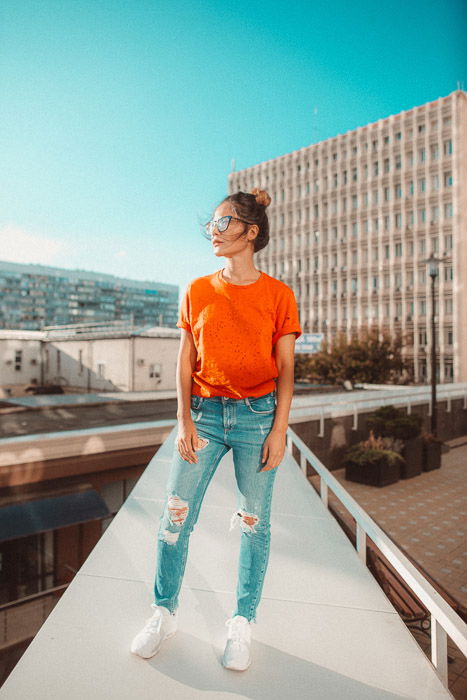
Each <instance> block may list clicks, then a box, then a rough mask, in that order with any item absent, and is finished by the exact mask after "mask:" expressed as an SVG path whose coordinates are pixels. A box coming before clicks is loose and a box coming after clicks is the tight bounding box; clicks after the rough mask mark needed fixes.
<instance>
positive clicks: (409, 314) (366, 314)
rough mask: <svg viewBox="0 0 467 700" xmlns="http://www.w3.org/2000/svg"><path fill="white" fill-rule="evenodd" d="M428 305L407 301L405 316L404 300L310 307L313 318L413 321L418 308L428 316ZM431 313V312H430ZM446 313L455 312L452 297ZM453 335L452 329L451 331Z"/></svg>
mask: <svg viewBox="0 0 467 700" xmlns="http://www.w3.org/2000/svg"><path fill="white" fill-rule="evenodd" d="M428 308H429V307H428V305H427V301H426V299H419V300H418V304H417V306H416V302H415V301H411V302H407V303H406V305H405V316H404V305H403V304H402V302H396V303H394V304H393V305H392V308H391V304H390V303H389V302H388V303H383V304H379V305H378V304H362V305H361V306H357V305H355V304H354V305H352V306H349V307H347V306H344V305H343V306H340V307H337V306H336V305H332V306H331V309H330V312H329V309H328V308H327V305H326V306H323V308H322V309H321V312H320V311H319V310H318V309H310V317H311V318H312V319H319V318H320V317H323V316H324V317H328V316H329V313H330V318H331V320H332V321H337V320H338V318H340V319H343V320H346V319H347V318H352V319H354V320H356V319H358V318H361V317H363V318H365V319H367V318H372V319H379V320H380V321H383V320H387V321H389V320H390V319H391V318H394V320H396V321H403V320H404V319H405V320H407V321H413V320H414V316H415V312H416V310H417V309H418V316H427V313H428ZM430 313H431V312H430ZM435 313H438V304H436V305H435ZM444 313H445V315H446V316H450V315H452V313H453V307H452V299H445V300H444ZM450 333H451V336H450V337H452V331H451V332H450Z"/></svg>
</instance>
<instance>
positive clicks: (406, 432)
mask: <svg viewBox="0 0 467 700" xmlns="http://www.w3.org/2000/svg"><path fill="white" fill-rule="evenodd" d="M422 422H423V418H422V416H419V415H417V414H415V413H412V414H410V415H407V414H406V413H405V412H404V411H401V410H399V409H397V408H396V407H395V406H381V408H379V409H378V410H377V411H375V412H374V413H373V414H372V415H371V416H369V417H368V420H367V425H368V428H370V430H372V431H373V432H374V434H375V435H376V436H380V437H392V438H397V439H399V440H410V439H412V438H415V437H417V436H418V435H420V432H421V429H422Z"/></svg>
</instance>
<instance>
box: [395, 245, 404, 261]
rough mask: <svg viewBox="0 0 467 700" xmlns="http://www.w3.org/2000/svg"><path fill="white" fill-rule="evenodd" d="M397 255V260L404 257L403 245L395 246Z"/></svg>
mask: <svg viewBox="0 0 467 700" xmlns="http://www.w3.org/2000/svg"><path fill="white" fill-rule="evenodd" d="M395 255H396V258H401V257H402V243H396V245H395Z"/></svg>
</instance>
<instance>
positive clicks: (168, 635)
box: [130, 630, 177, 659]
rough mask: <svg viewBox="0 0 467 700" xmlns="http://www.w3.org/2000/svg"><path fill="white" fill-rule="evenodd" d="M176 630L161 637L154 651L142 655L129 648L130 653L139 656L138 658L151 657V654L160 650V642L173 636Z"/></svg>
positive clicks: (153, 654)
mask: <svg viewBox="0 0 467 700" xmlns="http://www.w3.org/2000/svg"><path fill="white" fill-rule="evenodd" d="M176 632H177V630H174V631H173V632H169V633H168V634H166V635H165V637H163V639H161V641H160V644H159V646H158V647H157V649H156V651H153V652H152V654H148V655H147V656H144V655H143V654H140V653H139V652H138V651H133V650H132V649H130V651H131V653H132V654H134V655H135V656H139V657H140V659H152V657H153V656H155V655H156V654H157V652H158V651H159V650H160V648H161V646H162V642H165V640H166V639H169V638H170V637H173V636H174V634H175V633H176Z"/></svg>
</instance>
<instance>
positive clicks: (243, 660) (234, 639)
mask: <svg viewBox="0 0 467 700" xmlns="http://www.w3.org/2000/svg"><path fill="white" fill-rule="evenodd" d="M225 624H226V625H227V627H228V628H229V633H228V636H227V643H226V645H225V650H224V656H223V658H222V664H223V666H225V668H230V669H231V670H232V671H245V670H246V669H247V668H248V666H249V665H250V664H251V654H250V644H251V627H250V623H249V621H248V620H247V619H246V617H243V615H235V617H231V618H230V619H229V620H227V622H226V623H225Z"/></svg>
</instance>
